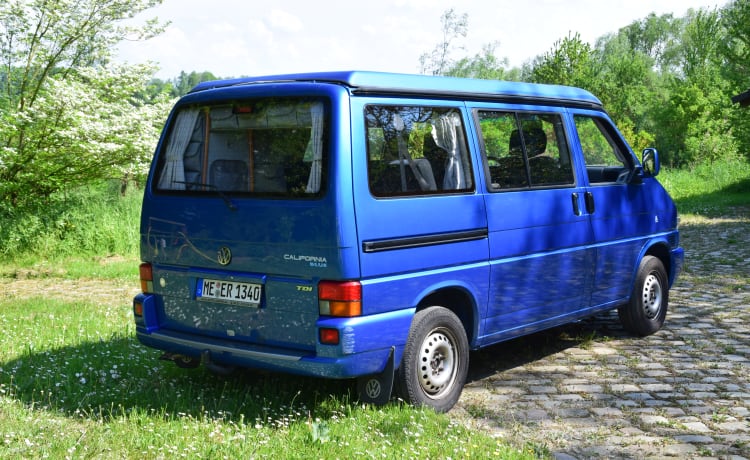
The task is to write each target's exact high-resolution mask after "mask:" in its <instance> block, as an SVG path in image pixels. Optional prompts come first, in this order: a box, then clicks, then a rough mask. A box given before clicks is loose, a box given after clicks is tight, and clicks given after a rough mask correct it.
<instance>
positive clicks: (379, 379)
mask: <svg viewBox="0 0 750 460" xmlns="http://www.w3.org/2000/svg"><path fill="white" fill-rule="evenodd" d="M395 349H396V348H395V347H391V351H390V353H389V354H388V361H387V362H386V364H385V369H384V370H383V372H381V373H379V374H372V375H366V376H363V377H359V378H358V379H357V393H358V395H359V400H360V401H361V402H364V403H369V404H374V405H376V406H382V405H385V403H387V402H388V401H389V400H390V399H391V392H392V391H393V374H394V364H393V355H394V353H395Z"/></svg>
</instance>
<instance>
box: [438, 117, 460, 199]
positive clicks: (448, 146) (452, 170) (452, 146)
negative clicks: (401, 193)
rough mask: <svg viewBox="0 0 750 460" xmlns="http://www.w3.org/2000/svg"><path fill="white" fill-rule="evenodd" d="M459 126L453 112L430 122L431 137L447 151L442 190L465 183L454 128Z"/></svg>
mask: <svg viewBox="0 0 750 460" xmlns="http://www.w3.org/2000/svg"><path fill="white" fill-rule="evenodd" d="M459 126H461V119H460V118H459V116H458V114H457V113H455V112H451V113H448V114H445V115H441V116H440V117H439V118H437V119H436V120H433V122H432V138H433V139H434V140H435V143H436V144H437V146H438V147H440V148H442V149H443V150H445V151H446V152H448V158H447V160H446V165H445V177H444V179H443V190H460V189H462V188H466V185H467V184H466V177H465V174H464V165H463V162H462V161H461V152H460V151H459V149H458V138H457V136H456V128H458V127H459Z"/></svg>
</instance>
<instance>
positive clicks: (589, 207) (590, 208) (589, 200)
mask: <svg viewBox="0 0 750 460" xmlns="http://www.w3.org/2000/svg"><path fill="white" fill-rule="evenodd" d="M584 200H585V201H586V212H588V213H589V214H593V213H594V211H595V210H596V206H594V194H593V193H591V192H586V194H585V195H584Z"/></svg>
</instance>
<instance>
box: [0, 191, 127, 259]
mask: <svg viewBox="0 0 750 460" xmlns="http://www.w3.org/2000/svg"><path fill="white" fill-rule="evenodd" d="M119 187H120V183H119V182H110V183H104V184H99V185H96V186H90V187H82V188H79V189H76V190H72V191H70V192H68V193H66V194H55V195H52V196H51V197H50V198H48V199H47V200H46V201H45V202H44V203H31V204H29V205H28V206H26V207H17V206H16V207H5V208H0V254H1V255H2V256H3V258H4V259H18V258H22V259H24V258H25V259H28V258H33V259H37V260H38V259H48V258H65V257H72V256H90V257H93V256H106V255H111V254H118V255H124V256H128V257H136V256H137V255H138V243H139V236H138V234H139V233H138V232H139V224H140V208H141V201H142V193H141V192H140V191H137V190H131V191H129V192H127V193H126V194H125V195H124V196H123V195H121V194H120V192H119Z"/></svg>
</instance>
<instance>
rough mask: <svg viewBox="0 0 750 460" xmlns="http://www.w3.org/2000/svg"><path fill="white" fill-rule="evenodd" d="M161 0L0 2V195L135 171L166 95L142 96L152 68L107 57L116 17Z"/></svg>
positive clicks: (140, 32) (18, 195)
mask: <svg viewBox="0 0 750 460" xmlns="http://www.w3.org/2000/svg"><path fill="white" fill-rule="evenodd" d="M159 3H161V0H76V1H72V0H52V1H44V2H41V1H34V0H11V1H8V2H3V3H2V4H0V59H1V60H2V63H1V64H2V66H1V67H0V68H1V69H2V70H0V89H1V90H2V91H1V92H0V94H2V96H0V145H1V146H2V148H0V202H4V204H6V205H8V204H10V205H16V204H18V203H19V202H23V201H24V200H34V199H35V198H44V197H47V196H49V195H51V194H53V193H55V192H57V191H60V190H65V189H68V188H70V187H75V186H78V185H83V184H88V183H91V182H92V181H95V180H98V179H102V178H132V177H137V176H138V175H141V174H143V173H144V171H145V169H146V167H147V165H148V162H149V158H150V156H151V153H152V152H153V150H154V147H155V145H156V141H157V139H158V132H159V130H160V127H161V123H162V121H163V120H164V119H165V117H166V113H167V111H168V107H169V102H168V101H167V98H166V96H158V95H157V96H156V97H153V98H151V97H145V96H139V95H142V94H145V91H144V89H145V87H146V85H147V83H148V81H149V80H150V79H151V78H152V76H153V73H154V70H155V68H154V67H153V66H148V65H139V66H128V65H120V66H115V65H110V64H108V63H109V61H110V59H109V57H110V55H111V50H112V47H113V46H114V45H115V44H116V43H118V42H119V41H121V40H123V39H124V38H126V37H127V38H138V39H140V38H148V37H150V36H153V35H154V34H157V33H159V32H160V31H161V27H160V26H159V25H157V24H155V23H154V22H153V21H149V22H147V23H146V24H145V25H144V26H142V27H124V26H122V21H123V20H125V19H129V18H132V17H133V16H135V15H136V14H137V13H139V12H141V11H143V10H145V9H148V8H150V7H152V6H154V5H156V4H159Z"/></svg>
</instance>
